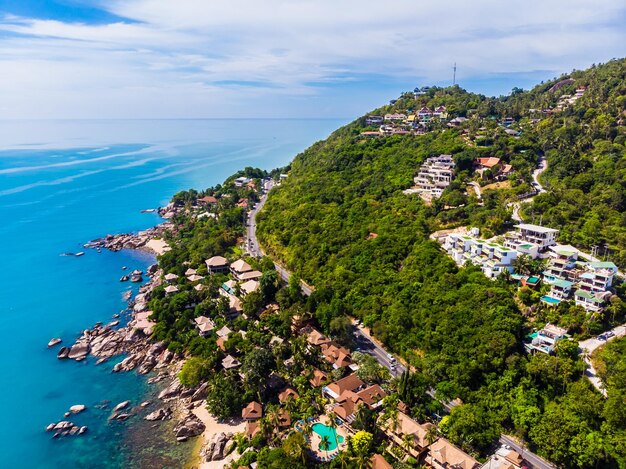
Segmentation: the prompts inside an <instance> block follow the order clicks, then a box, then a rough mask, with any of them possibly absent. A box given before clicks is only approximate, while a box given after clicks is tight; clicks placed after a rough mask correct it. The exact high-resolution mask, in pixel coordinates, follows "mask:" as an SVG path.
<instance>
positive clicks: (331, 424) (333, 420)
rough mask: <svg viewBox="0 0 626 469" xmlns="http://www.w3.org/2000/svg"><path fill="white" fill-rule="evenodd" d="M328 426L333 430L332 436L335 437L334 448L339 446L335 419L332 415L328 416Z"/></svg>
mask: <svg viewBox="0 0 626 469" xmlns="http://www.w3.org/2000/svg"><path fill="white" fill-rule="evenodd" d="M328 426H329V427H330V428H332V429H333V435H335V446H339V441H337V440H338V438H337V418H336V417H335V416H334V415H331V416H330V419H329V422H328Z"/></svg>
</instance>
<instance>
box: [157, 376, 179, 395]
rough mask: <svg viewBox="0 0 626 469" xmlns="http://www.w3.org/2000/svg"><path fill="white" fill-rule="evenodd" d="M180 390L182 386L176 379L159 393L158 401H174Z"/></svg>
mask: <svg viewBox="0 0 626 469" xmlns="http://www.w3.org/2000/svg"><path fill="white" fill-rule="evenodd" d="M182 390H183V385H182V384H181V383H180V381H179V380H178V378H176V379H175V380H174V381H172V383H171V384H170V385H169V386H168V387H166V388H165V389H163V390H162V391H161V392H160V393H159V399H161V400H162V401H167V400H169V399H174V398H175V397H178V395H179V394H180V392H181V391H182Z"/></svg>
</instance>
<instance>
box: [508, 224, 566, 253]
mask: <svg viewBox="0 0 626 469" xmlns="http://www.w3.org/2000/svg"><path fill="white" fill-rule="evenodd" d="M515 228H517V233H516V234H515V235H514V236H516V237H517V238H518V239H520V240H523V241H526V242H529V243H533V244H536V245H537V246H539V250H540V251H545V250H546V249H548V248H549V247H550V246H554V245H555V244H556V236H557V234H558V233H559V230H555V229H553V228H546V227H544V226H539V225H530V224H527V223H520V224H519V225H515Z"/></svg>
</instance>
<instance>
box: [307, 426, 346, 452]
mask: <svg viewBox="0 0 626 469" xmlns="http://www.w3.org/2000/svg"><path fill="white" fill-rule="evenodd" d="M311 429H312V430H313V431H314V432H315V433H317V434H318V435H319V436H320V438H324V437H325V436H327V437H328V441H329V442H330V445H329V446H328V448H323V447H322V446H321V444H320V447H319V449H320V450H322V451H334V450H336V449H337V446H338V444H339V443H343V436H341V435H337V430H335V429H334V428H331V427H329V426H328V425H324V424H323V423H314V424H313V426H312V427H311Z"/></svg>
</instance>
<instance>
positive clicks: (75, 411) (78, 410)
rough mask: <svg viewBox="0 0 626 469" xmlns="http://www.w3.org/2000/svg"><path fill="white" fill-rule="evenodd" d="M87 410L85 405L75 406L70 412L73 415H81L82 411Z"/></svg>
mask: <svg viewBox="0 0 626 469" xmlns="http://www.w3.org/2000/svg"><path fill="white" fill-rule="evenodd" d="M86 408H87V406H85V404H75V405H73V406H72V407H70V412H71V413H72V414H79V413H81V412H82V411H84V410H85V409H86Z"/></svg>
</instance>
